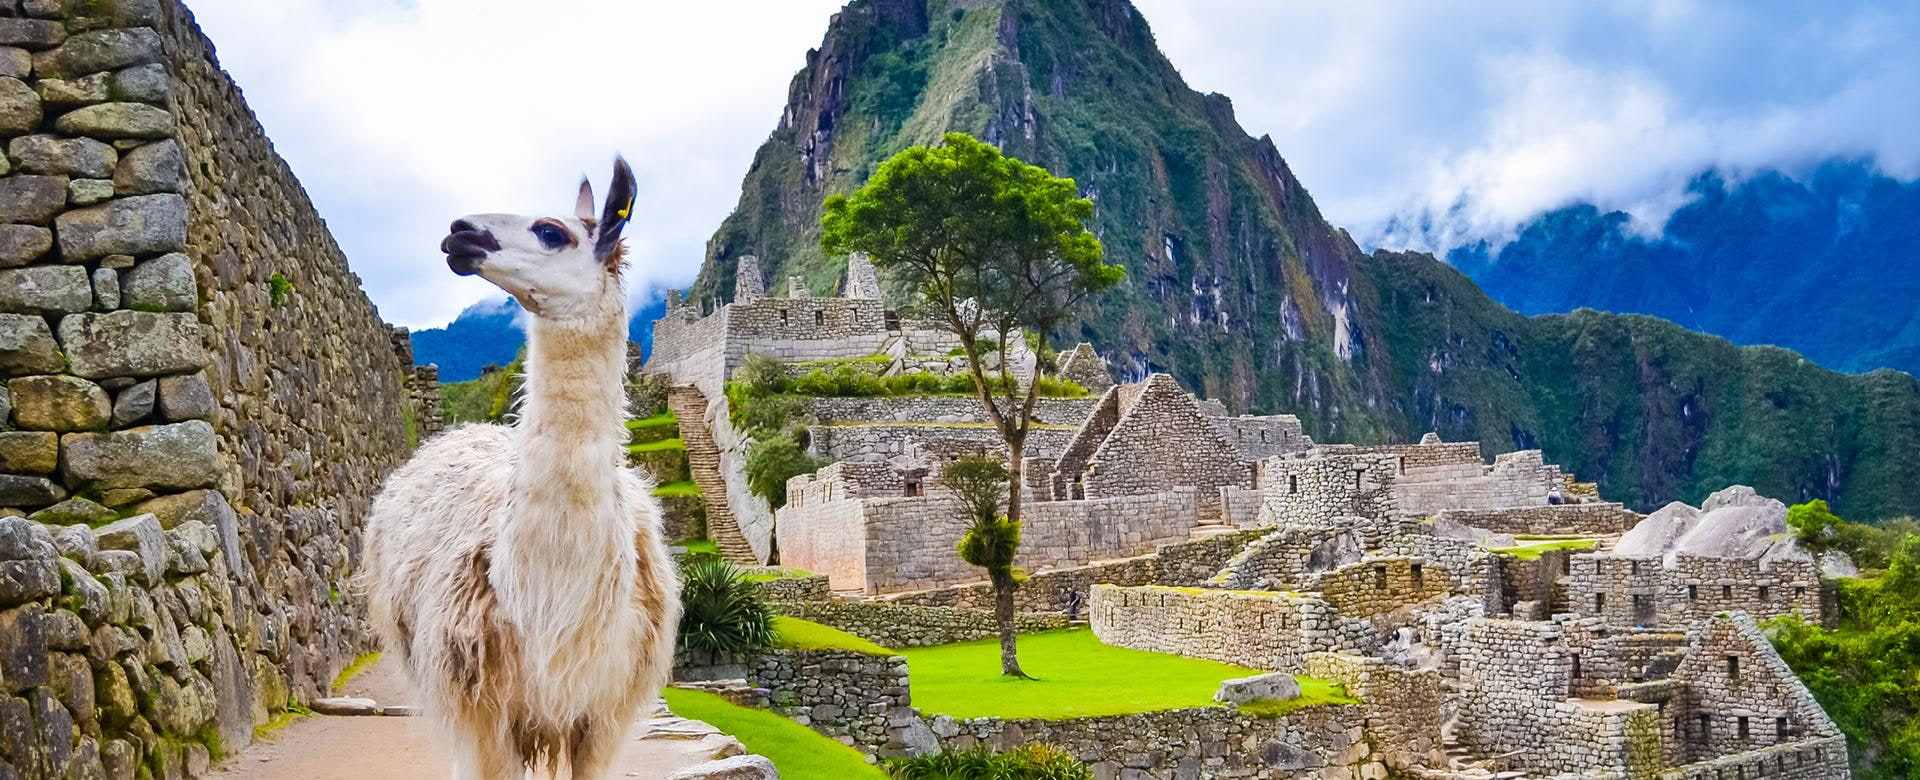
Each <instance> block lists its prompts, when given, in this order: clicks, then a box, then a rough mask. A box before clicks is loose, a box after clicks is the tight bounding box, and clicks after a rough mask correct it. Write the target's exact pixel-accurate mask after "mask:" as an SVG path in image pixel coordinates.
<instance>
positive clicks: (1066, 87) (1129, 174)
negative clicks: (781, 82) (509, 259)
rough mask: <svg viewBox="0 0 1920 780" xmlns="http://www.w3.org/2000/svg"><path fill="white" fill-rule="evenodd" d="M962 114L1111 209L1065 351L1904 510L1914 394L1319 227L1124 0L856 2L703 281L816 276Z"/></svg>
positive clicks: (1686, 477)
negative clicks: (886, 174) (840, 227)
mask: <svg viewBox="0 0 1920 780" xmlns="http://www.w3.org/2000/svg"><path fill="white" fill-rule="evenodd" d="M948 130H960V131H965V132H969V133H972V134H974V135H976V136H978V137H980V138H983V139H986V140H988V141H990V142H992V143H994V144H996V145H999V146H1000V147H1001V148H1003V149H1004V150H1006V151H1007V152H1008V153H1009V154H1012V155H1015V156H1017V157H1020V158H1022V159H1025V160H1027V161H1029V162H1033V163H1036V164H1039V165H1043V166H1045V167H1047V168H1048V169H1050V170H1052V171H1053V172H1054V173H1055V174H1057V175H1064V176H1071V177H1073V178H1074V179H1075V180H1076V181H1077V182H1078V183H1079V185H1080V187H1081V189H1082V191H1083V192H1084V193H1086V195H1087V196H1088V197H1090V198H1092V199H1093V200H1094V201H1095V204H1096V216H1095V222H1096V224H1095V229H1096V231H1097V232H1098V233H1099V235H1100V237H1101V240H1102V241H1103V242H1104V243H1105V244H1106V247H1107V251H1108V254H1109V258H1110V260H1112V261H1116V262H1120V263H1123V264H1125V265H1126V266H1127V269H1128V272H1129V276H1128V279H1127V281H1126V282H1125V284H1124V286H1123V288H1122V289H1120V290H1119V291H1117V292H1115V293H1112V294H1109V295H1108V296H1106V297H1104V298H1103V299H1101V300H1100V301H1098V302H1097V303H1096V304H1095V305H1093V306H1090V307H1089V308H1088V310H1087V312H1086V313H1085V315H1084V317H1083V319H1082V321H1081V322H1080V324H1079V326H1078V327H1076V328H1074V329H1072V332H1066V333H1055V334H1051V335H1052V336H1053V338H1055V339H1056V340H1058V341H1062V342H1065V341H1071V340H1079V339H1088V340H1091V341H1093V342H1094V343H1095V344H1096V345H1097V346H1098V347H1099V348H1100V349H1101V350H1102V352H1103V353H1104V354H1106V355H1107V357H1108V358H1109V360H1110V361H1111V362H1112V364H1113V365H1114V366H1115V368H1116V369H1117V371H1118V373H1120V374H1122V375H1123V376H1128V377H1139V376H1141V375H1144V374H1145V373H1146V372H1149V371H1167V372H1169V373H1172V374H1174V375H1175V376H1176V377H1178V378H1179V379H1180V381H1181V382H1183V383H1184V384H1186V385H1187V386H1189V387H1192V388H1195V389H1197V390H1198V391H1200V392H1201V393H1203V394H1205V395H1208V396H1212V397H1215V398H1219V399H1221V400H1223V401H1225V402H1226V403H1227V404H1228V405H1229V406H1230V407H1232V408H1234V409H1236V410H1252V411H1272V412H1290V413H1295V414H1299V415H1300V416H1301V417H1302V418H1303V419H1304V420H1305V421H1306V424H1307V426H1308V428H1309V430H1310V431H1311V432H1312V433H1313V434H1314V435H1315V436H1316V437H1317V438H1319V439H1321V440H1323V441H1354V442H1368V441H1387V440H1407V439H1410V438H1413V437H1417V436H1418V435H1419V434H1420V433H1422V432H1425V431H1429V430H1433V431H1437V432H1439V433H1440V434H1441V435H1442V436H1443V437H1446V438H1448V439H1452V440H1459V439H1469V438H1472V439H1479V440H1481V441H1482V442H1484V443H1485V444H1486V446H1487V447H1488V449H1489V451H1490V452H1496V451H1504V450H1509V449H1515V448H1522V447H1535V446H1537V447H1541V448H1543V449H1545V450H1546V453H1547V455H1548V457H1549V458H1550V459H1552V460H1555V461H1558V462H1561V463H1563V464H1566V465H1568V466H1569V467H1571V468H1572V469H1573V470H1574V472H1575V473H1576V474H1577V475H1578V476H1579V477H1580V478H1581V479H1586V480H1595V481H1599V482H1600V483H1602V489H1603V490H1604V491H1606V493H1607V495H1609V496H1615V497H1618V498H1620V499H1622V500H1626V501H1629V502H1631V503H1633V504H1634V505H1635V506H1638V507H1642V508H1646V507H1651V506H1656V505H1658V504H1660V503H1663V502H1665V501H1668V500H1673V499H1683V498H1684V499H1689V500H1698V499H1700V498H1702V497H1703V496H1704V495H1705V494H1706V493H1707V492H1709V491H1711V490H1713V489H1717V488H1719V487H1723V486H1725V485H1726V484H1728V483H1730V482H1746V483H1750V484H1753V485H1755V486H1756V487H1757V488H1759V489H1760V490H1762V491H1764V492H1766V493H1768V494H1771V495H1777V496H1779V497H1781V498H1783V499H1791V500H1804V499H1806V498H1815V497H1817V498H1825V499H1827V500H1829V501H1831V502H1833V503H1834V504H1835V505H1836V507H1838V508H1841V509H1842V510H1843V511H1846V512H1849V513H1851V514H1853V515H1854V516H1859V517H1877V516H1882V515H1887V514H1894V513H1911V512H1914V511H1915V510H1916V508H1920V484H1916V483H1914V482H1913V481H1911V480H1906V479H1903V478H1902V477H1901V476H1900V475H1899V474H1897V473H1895V471H1894V470H1895V469H1896V468H1898V467H1899V465H1900V464H1901V463H1902V462H1903V461H1905V460H1908V459H1910V457H1911V456H1912V455H1913V454H1915V453H1920V385H1916V384H1915V382H1914V380H1913V379H1912V378H1911V377H1907V376H1904V375H1896V374H1891V373H1885V374H1875V375H1870V376H1866V377H1859V378H1850V377H1845V376H1841V375H1836V374H1832V373H1830V372H1826V371H1823V370H1821V369H1819V368H1818V367H1815V366H1813V365H1811V364H1808V363H1806V362H1805V361H1803V360H1800V359H1799V358H1797V357H1796V356H1794V355H1792V354H1791V353H1787V352H1784V351H1780V350H1765V349H1760V350H1742V349H1737V348H1735V347H1733V346H1731V345H1730V344H1728V343H1727V342H1726V341H1724V340H1721V339H1718V338H1714V337H1710V336H1704V335H1701V334H1696V333H1691V332H1688V331H1685V330H1683V329H1681V328H1679V327H1677V326H1674V325H1672V324H1670V323H1665V322H1661V321H1657V320H1653V319H1650V318H1646V317H1622V316H1612V315H1602V314H1594V313H1588V312H1580V313H1576V314H1573V315H1569V316H1558V317H1539V318H1532V319H1529V318H1527V317H1524V316H1522V315H1519V314H1516V313H1514V312H1512V311H1510V310H1508V309H1505V308H1503V307H1501V306H1499V305H1498V304H1496V303H1494V302H1492V301H1491V300H1489V299H1488V298H1487V297H1486V296H1485V295H1483V294H1482V293H1481V292H1480V291H1479V290H1478V289H1477V288H1475V287H1474V286H1473V284H1472V282H1470V281H1468V280H1467V279H1466V278H1465V277H1463V276H1461V275H1460V274H1459V273H1457V272H1455V271H1454V270H1453V269H1452V268H1450V267H1448V266H1446V265H1445V264H1442V263H1440V262H1438V261H1436V260H1434V259H1433V258H1432V257H1430V256H1427V255H1400V254H1378V255H1374V256H1368V255H1366V254H1365V253H1363V252H1361V251H1360V249H1359V248H1358V247H1357V246H1355V245H1354V243H1353V241H1352V240H1350V239H1349V238H1348V237H1347V235H1346V233H1344V232H1343V231H1340V230H1338V229H1336V228H1334V227H1332V226H1330V225H1328V224H1327V222H1326V221H1325V220H1324V219H1323V218H1322V217H1321V215H1320V212H1319V210H1318V209H1317V208H1316V207H1315V206H1314V203H1313V199H1312V198H1311V197H1310V196H1309V195H1308V194H1307V192H1306V189H1305V188H1304V187H1303V186H1302V185H1301V183H1300V182H1299V180H1297V179H1296V178H1294V176H1293V174H1292V172H1291V171H1290V170H1289V169H1288V167H1287V164H1286V162H1285V161H1284V160H1282V159H1281V157H1280V154H1279V152H1278V151H1277V150H1276V149H1275V148H1274V146H1273V143H1272V142H1271V140H1270V139H1268V138H1265V137H1262V138H1252V137H1249V136H1248V135H1247V133H1246V132H1245V131H1244V130H1243V129H1242V128H1241V127H1240V126H1239V124H1238V122H1237V121H1235V119H1234V116H1233V110H1232V105H1231V103H1230V102H1229V101H1228V100H1227V99H1226V98H1225V97H1222V96H1219V95H1203V94H1200V93H1198V92H1195V91H1193V90H1192V89H1190V88H1188V87H1187V86H1186V84H1185V83H1184V81H1182V79H1181V78H1180V75H1179V73H1178V72H1177V71H1176V70H1175V69H1174V67H1173V65H1172V64H1171V63H1170V62H1168V61H1167V59H1166V58H1165V57H1164V56H1162V55H1161V53H1160V52H1159V50H1158V48H1156V46H1155V45H1154V42H1153V36H1152V33H1151V32H1150V31H1149V29H1148V26H1147V23H1146V21H1145V20H1144V19H1143V18H1142V17H1141V15H1140V14H1139V12H1138V11H1136V10H1135V9H1134V8H1133V7H1132V6H1131V4H1129V3H1128V2H1126V0H997V1H996V0H967V1H966V2H961V1H960V0H951V1H950V0H855V2H852V3H850V4H849V5H848V6H847V7H846V9H845V10H843V11H842V12H841V13H839V14H838V15H836V16H835V17H834V19H833V22H832V23H831V24H830V25H829V27H828V30H827V34H826V37H825V39H824V41H823V42H822V44H821V46H820V48H819V49H817V50H814V51H810V52H808V54H807V64H806V67H805V68H803V69H802V70H801V71H800V72H799V74H797V75H796V76H795V77H794V79H793V82H792V84H791V86H790V88H789V94H788V101H787V106H786V107H785V109H784V110H783V111H782V113H781V115H780V121H779V124H778V126H777V127H776V128H775V130H774V132H773V133H772V135H771V136H770V137H769V138H768V140H767V142H766V143H765V144H764V145H762V146H761V148H760V150H759V151H758V152H757V154H756V155H755V157H754V162H753V166H752V168H751V169H750V170H749V172H748V173H747V176H746V179H745V181H744V182H743V184H742V191H741V198H740V203H739V205H738V206H737V208H736V210H735V212H734V213H733V214H732V215H731V216H730V217H728V218H727V220H726V221H725V222H724V223H722V224H721V226H720V228H719V230H718V231H717V232H716V233H715V234H714V237H713V239H712V240H711V241H710V242H709V245H708V250H707V259H706V264H705V266H704V267H703V269H702V271H701V274H700V277H699V279H698V280H697V281H696V282H695V284H694V287H693V288H692V290H691V291H690V299H691V300H694V301H696V302H698V303H699V304H700V305H703V306H711V305H713V304H714V303H715V302H718V301H721V300H725V299H726V298H727V297H729V296H730V295H731V294H732V291H733V279H732V277H733V273H734V268H735V266H736V264H737V261H738V259H739V258H740V257H741V256H744V255H749V254H751V255H758V256H759V257H760V258H761V263H762V265H763V267H764V268H765V269H766V273H767V279H768V281H769V286H770V287H771V288H772V289H780V288H782V287H783V284H782V283H781V282H780V280H783V279H784V278H785V277H786V276H789V275H797V276H800V277H803V278H804V279H805V280H806V281H807V282H808V284H809V285H810V286H811V287H812V288H813V289H814V290H816V291H818V292H825V291H827V290H829V289H833V288H834V286H835V285H836V283H837V282H838V279H839V277H840V275H841V274H842V273H843V269H844V263H843V262H842V261H841V260H840V259H839V258H828V257H824V256H822V254H821V252H820V249H819V246H818V237H819V232H818V231H819V218H820V202H821V200H822V199H823V198H824V197H825V196H826V195H828V194H832V193H837V192H847V191H851V190H852V189H854V188H855V187H857V186H858V185H859V184H860V183H861V182H863V181H864V180H865V178H866V177H867V175H868V174H869V173H870V172H871V171H872V170H873V169H874V167H875V166H876V165H877V164H878V163H879V162H880V161H882V160H884V159H886V158H887V157H888V156H890V155H892V154H893V153H894V152H896V151H898V150H900V149H902V148H905V147H907V146H910V145H914V144H922V143H931V142H934V141H936V140H938V138H939V137H940V134H941V133H943V132H946V131H948Z"/></svg>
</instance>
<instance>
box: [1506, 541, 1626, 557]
mask: <svg viewBox="0 0 1920 780" xmlns="http://www.w3.org/2000/svg"><path fill="white" fill-rule="evenodd" d="M1599 543H1600V541H1599V540H1598V539H1561V540H1559V541H1550V542H1537V543H1533V544H1516V545H1514V546H1512V547H1499V548H1495V549H1490V550H1488V551H1487V552H1490V553H1493V554H1495V555H1511V556H1513V557H1515V558H1519V559H1520V560H1523V561H1537V560H1540V554H1541V553H1543V552H1547V551H1549V550H1591V549H1593V547H1594V545H1597V544H1599Z"/></svg>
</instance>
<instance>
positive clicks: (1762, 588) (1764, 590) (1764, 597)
mask: <svg viewBox="0 0 1920 780" xmlns="http://www.w3.org/2000/svg"><path fill="white" fill-rule="evenodd" d="M1760 603H1762V604H1765V603H1767V586H1765V585H1762V586H1760Z"/></svg>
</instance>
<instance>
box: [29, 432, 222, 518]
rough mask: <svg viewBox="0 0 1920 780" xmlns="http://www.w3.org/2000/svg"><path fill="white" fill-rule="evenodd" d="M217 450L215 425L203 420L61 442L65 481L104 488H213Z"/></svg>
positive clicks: (218, 468) (67, 438) (69, 436)
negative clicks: (66, 479)
mask: <svg viewBox="0 0 1920 780" xmlns="http://www.w3.org/2000/svg"><path fill="white" fill-rule="evenodd" d="M218 449H219V441H218V439H217V437H215V436H214V433H213V426H212V425H209V424H207V422H206V421H204V420H189V421H187V422H181V423H172V424H169V425H149V426H143V427H140V428H129V429H127V430H124V431H113V432H111V433H71V434H67V435H66V436H63V437H61V440H60V450H61V458H62V462H63V463H64V464H65V469H66V475H67V478H68V479H69V480H74V481H78V482H86V483H92V484H93V485H94V486H95V487H99V488H103V489H104V488H126V487H144V488H151V489H156V490H164V489H173V490H189V489H193V488H204V487H212V486H213V485H214V483H216V482H218V481H219V479H220V471H221V464H220V455H219V451H218ZM157 525H158V524H157V523H156V526H157Z"/></svg>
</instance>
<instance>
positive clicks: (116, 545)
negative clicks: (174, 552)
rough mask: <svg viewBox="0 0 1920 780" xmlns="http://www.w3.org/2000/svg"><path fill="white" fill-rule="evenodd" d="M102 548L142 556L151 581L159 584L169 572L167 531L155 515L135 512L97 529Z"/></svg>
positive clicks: (97, 540) (98, 540) (143, 566)
mask: <svg viewBox="0 0 1920 780" xmlns="http://www.w3.org/2000/svg"><path fill="white" fill-rule="evenodd" d="M93 538H94V541H95V542H98V543H99V545H100V549H102V550H127V551H130V552H133V553H135V554H137V555H139V556H140V568H141V571H143V572H144V573H145V574H146V577H147V582H148V583H150V584H159V583H160V581H161V577H162V576H164V575H165V574H166V573H167V554H168V549H169V548H168V547H167V532H166V530H165V529H163V528H161V527H160V521H158V520H155V519H154V517H153V515H134V516H133V517H129V518H126V519H124V520H116V521H114V522H112V523H108V524H107V525H103V526H101V527H99V528H96V529H94V531H93Z"/></svg>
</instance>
